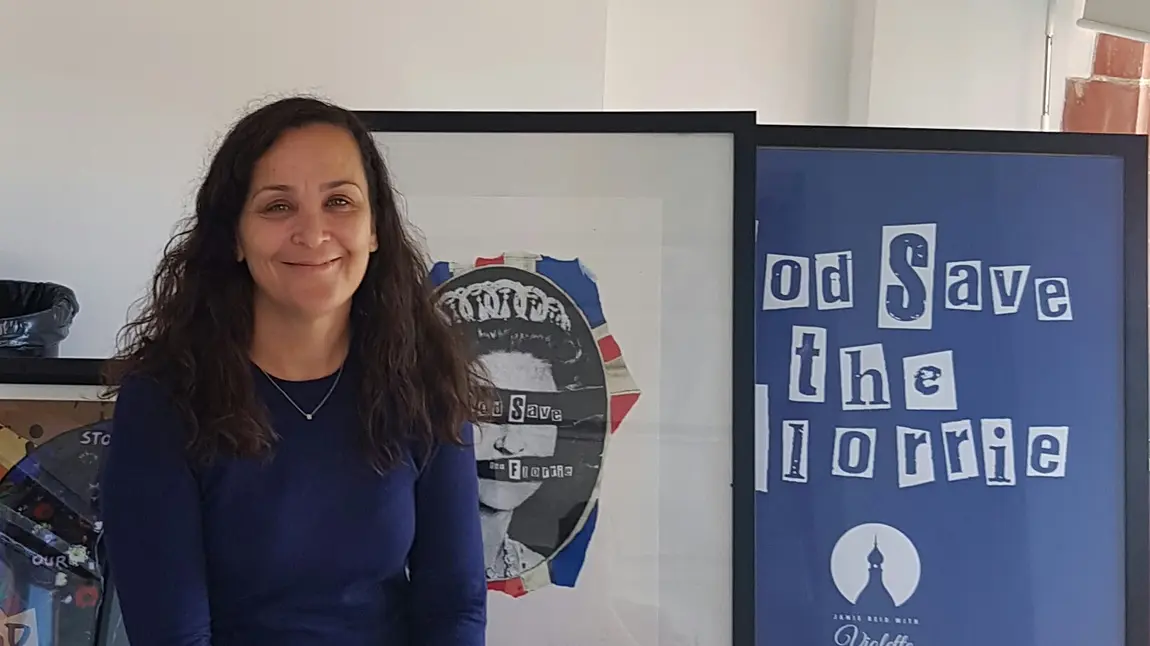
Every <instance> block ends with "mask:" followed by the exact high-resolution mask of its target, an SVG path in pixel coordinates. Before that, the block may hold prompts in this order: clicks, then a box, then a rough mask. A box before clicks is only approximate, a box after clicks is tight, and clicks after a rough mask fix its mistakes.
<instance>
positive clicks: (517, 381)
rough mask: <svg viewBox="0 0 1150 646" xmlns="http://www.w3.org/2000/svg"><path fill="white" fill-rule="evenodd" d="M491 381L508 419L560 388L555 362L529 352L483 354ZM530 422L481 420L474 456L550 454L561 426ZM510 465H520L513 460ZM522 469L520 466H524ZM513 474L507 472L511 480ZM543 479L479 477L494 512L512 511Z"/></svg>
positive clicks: (484, 500) (485, 459) (487, 458)
mask: <svg viewBox="0 0 1150 646" xmlns="http://www.w3.org/2000/svg"><path fill="white" fill-rule="evenodd" d="M479 361H480V363H481V364H483V367H484V369H485V370H486V371H487V375H488V376H489V377H490V379H491V382H492V383H493V384H495V385H496V388H497V389H498V395H499V398H500V401H504V400H506V401H507V404H506V405H505V406H506V408H507V410H508V415H507V416H508V417H514V416H515V415H517V414H525V411H524V413H517V411H516V409H517V408H519V407H522V408H524V409H525V408H526V405H527V401H529V399H530V397H531V395H532V394H535V393H555V392H556V391H557V389H558V386H557V384H556V383H555V375H554V374H553V373H552V371H551V366H550V365H549V364H548V363H547V362H546V361H544V360H542V359H539V358H536V357H533V356H531V355H530V354H528V353H525V352H491V353H489V354H484V355H481V356H480V358H479ZM531 422H532V423H520V424H513V423H498V422H495V423H491V422H479V423H478V424H476V429H475V430H476V433H475V459H476V460H478V461H480V462H488V461H492V460H508V459H513V458H527V457H530V458H551V457H553V456H554V455H555V443H556V441H557V440H558V438H559V427H558V426H557V425H556V424H554V423H550V424H548V423H541V422H544V420H531ZM511 464H521V463H515V462H512V463H511ZM520 468H522V467H520ZM513 475H514V474H510V473H509V478H510V477H511V476H513ZM542 486H543V481H542V480H540V481H536V482H531V481H518V482H517V481H515V480H510V479H509V480H490V479H481V480H480V481H479V502H480V503H481V504H483V506H485V507H488V508H490V509H494V510H500V511H512V510H513V509H515V508H516V507H518V506H519V505H521V504H523V503H524V502H525V501H526V500H527V499H528V498H530V497H531V496H532V495H534V494H535V492H536V491H538V490H539V488H540V487H542Z"/></svg>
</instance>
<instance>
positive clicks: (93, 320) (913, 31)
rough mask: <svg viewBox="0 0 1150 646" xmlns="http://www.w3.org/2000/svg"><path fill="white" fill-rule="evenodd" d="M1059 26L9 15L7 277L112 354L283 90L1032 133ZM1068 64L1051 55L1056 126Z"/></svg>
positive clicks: (353, 103)
mask: <svg viewBox="0 0 1150 646" xmlns="http://www.w3.org/2000/svg"><path fill="white" fill-rule="evenodd" d="M1077 1H1078V2H1081V0H1077ZM1062 2H1063V5H1062V6H1061V7H1060V16H1061V17H1060V18H1059V24H1060V25H1065V27H1066V30H1065V31H1067V32H1068V33H1070V34H1075V33H1076V32H1074V30H1075V29H1077V28H1074V27H1073V21H1074V20H1075V19H1076V18H1077V16H1076V15H1073V14H1074V11H1075V10H1077V11H1078V15H1081V10H1080V8H1078V9H1075V8H1074V7H1072V6H1071V5H1070V4H1068V3H1071V2H1073V0H1062ZM1045 15H1046V6H1045V0H1011V1H1009V2H1003V1H1001V0H715V1H714V2H712V3H710V4H704V3H702V2H700V1H699V0H546V1H545V2H539V1H538V0H487V1H486V2H472V1H470V0H419V1H418V2H417V1H415V0H409V1H408V2H400V1H399V0H330V1H329V2H328V3H326V4H323V5H322V8H321V5H319V4H316V3H314V2H309V1H306V0H245V1H244V2H231V1H225V0H202V1H201V2H196V3H191V4H188V3H184V4H172V3H159V2H154V1H151V0H104V1H103V2H81V1H80V0H60V1H58V2H5V3H3V5H2V8H0V276H3V277H7V278H24V279H39V280H55V281H60V282H64V283H66V284H68V285H71V286H72V287H74V288H75V289H76V290H77V292H78V293H79V295H80V298H81V301H82V305H83V311H82V312H81V314H80V317H79V319H78V320H77V322H76V325H75V327H74V330H73V333H72V337H71V338H70V339H69V341H68V342H67V343H66V344H65V346H64V348H63V352H64V353H65V354H66V355H72V356H103V355H106V354H107V353H108V352H110V351H111V348H112V341H113V340H112V334H113V332H114V330H115V329H116V328H117V327H118V326H119V325H120V323H121V322H122V320H123V316H124V310H125V307H126V306H127V304H128V303H129V302H130V301H131V300H132V299H133V298H134V297H136V296H137V295H138V294H139V293H140V292H139V290H140V288H141V287H142V286H143V284H144V282H145V281H146V279H147V276H148V274H149V272H150V270H151V267H152V265H153V264H154V261H155V259H156V257H157V254H158V253H159V251H160V248H161V246H162V244H163V242H164V240H165V239H166V236H167V234H168V232H169V230H170V228H171V226H172V224H173V222H174V221H175V219H176V218H177V217H178V216H180V215H182V214H184V213H186V211H187V206H188V203H189V201H190V197H191V195H192V192H193V190H194V187H195V183H196V180H197V179H198V177H199V175H200V172H201V170H202V167H203V162H204V160H205V158H206V157H207V155H208V154H209V151H210V149H211V146H212V144H213V143H214V142H215V140H216V138H217V137H218V135H219V133H221V131H222V130H223V129H224V128H225V127H226V126H227V124H228V123H229V122H230V121H231V120H233V119H234V118H235V117H237V116H238V114H239V113H240V111H241V110H242V109H243V108H244V106H246V105H248V104H249V102H250V101H251V100H253V99H259V98H261V97H264V96H266V95H268V94H269V93H284V92H294V91H312V92H318V93H321V94H323V95H326V96H328V97H330V98H332V99H334V100H336V101H338V102H341V103H344V104H346V105H348V106H350V107H353V108H362V109H368V108H374V109H518V110H536V109H539V110H549V109H565V110H599V109H608V110H617V109H756V110H758V111H759V118H760V121H762V122H771V123H817V124H846V123H854V124H878V125H902V126H947V127H988V128H1037V127H1038V124H1039V118H1040V114H1041V86H1042V60H1043V28H1044V25H1045ZM1086 33H1087V32H1081V30H1079V33H1077V35H1076V36H1074V37H1068V38H1069V39H1070V40H1074V38H1077V42H1079V45H1081V43H1082V42H1086V41H1083V36H1084V35H1085V34H1086ZM1072 49H1073V48H1072V47H1070V46H1069V45H1063V44H1059V45H1058V46H1056V48H1055V54H1056V59H1057V61H1056V76H1057V78H1056V79H1055V83H1054V90H1055V92H1054V95H1055V99H1056V100H1055V102H1054V106H1055V108H1056V109H1060V108H1061V96H1062V86H1063V83H1062V80H1061V79H1062V78H1063V77H1065V75H1066V73H1069V72H1068V70H1070V68H1071V67H1072V66H1073V65H1074V64H1075V62H1074V61H1076V60H1078V59H1079V58H1081V53H1080V54H1078V55H1075V54H1074V53H1073V52H1072V51H1071V50H1072ZM1079 49H1082V48H1081V47H1079ZM1085 49H1086V51H1087V52H1088V50H1089V46H1088V45H1087V46H1086V48H1085ZM1054 123H1055V124H1057V123H1058V120H1057V118H1055V120H1054Z"/></svg>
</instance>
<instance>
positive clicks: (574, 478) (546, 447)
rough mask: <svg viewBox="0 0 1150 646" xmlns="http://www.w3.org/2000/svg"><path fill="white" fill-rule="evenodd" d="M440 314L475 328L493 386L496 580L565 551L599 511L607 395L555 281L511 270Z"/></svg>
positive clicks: (478, 272)
mask: <svg viewBox="0 0 1150 646" xmlns="http://www.w3.org/2000/svg"><path fill="white" fill-rule="evenodd" d="M439 300H440V304H441V305H442V306H443V307H444V309H445V311H446V312H447V313H448V314H449V315H450V316H452V317H453V320H454V321H455V322H456V324H461V325H464V326H466V330H467V332H468V336H469V337H470V339H471V341H472V342H473V344H474V350H475V352H476V357H477V359H478V362H479V363H480V364H481V366H482V367H483V369H484V371H485V372H486V375H487V377H488V378H489V379H490V381H491V385H492V386H494V393H493V395H494V396H493V399H492V401H491V402H490V406H489V407H488V409H487V410H486V411H484V412H485V414H484V415H483V419H482V420H480V421H479V422H478V423H477V424H476V426H475V454H476V460H477V461H478V471H479V478H480V480H479V501H480V519H481V523H482V527H483V535H484V551H485V557H486V561H487V576H488V579H489V580H504V579H510V578H515V577H519V576H522V575H523V574H524V573H525V572H528V571H530V570H532V569H533V568H536V567H538V566H540V565H542V564H544V563H545V562H546V561H547V559H549V558H550V557H551V556H553V555H554V554H555V553H556V552H557V551H559V550H560V549H561V548H562V547H563V546H564V545H565V544H566V543H567V541H568V540H569V539H570V538H571V537H572V536H573V535H574V534H575V533H576V532H577V531H578V530H579V529H580V528H581V527H582V522H583V520H585V516H586V514H587V513H588V512H589V511H590V509H591V507H592V506H593V504H594V502H595V490H596V484H597V483H598V477H599V471H600V465H601V463H602V458H603V450H604V447H605V443H606V439H607V408H608V393H607V388H606V376H605V373H604V368H603V361H602V357H601V355H600V354H599V351H598V345H597V344H596V342H595V338H594V332H593V331H592V330H591V328H590V326H589V325H588V324H587V322H586V319H585V318H584V316H583V314H582V312H581V311H580V310H579V309H578V307H577V305H576V304H575V302H574V300H573V299H572V298H571V297H570V296H569V295H568V294H566V293H565V292H564V291H563V290H562V289H560V288H559V287H558V286H557V285H555V284H554V283H552V282H551V281H550V280H548V279H547V278H546V277H544V276H541V275H539V274H536V273H534V272H530V271H526V270H523V269H518V268H515V267H509V266H504V265H497V266H486V267H480V268H477V269H473V270H471V271H468V272H466V273H464V274H460V275H458V276H455V277H453V278H452V279H450V280H448V281H446V282H445V283H444V284H443V285H442V286H441V287H440V290H439Z"/></svg>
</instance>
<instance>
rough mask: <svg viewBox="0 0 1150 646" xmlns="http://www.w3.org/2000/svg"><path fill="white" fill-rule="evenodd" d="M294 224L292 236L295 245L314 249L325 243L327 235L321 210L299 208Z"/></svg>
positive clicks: (325, 223)
mask: <svg viewBox="0 0 1150 646" xmlns="http://www.w3.org/2000/svg"><path fill="white" fill-rule="evenodd" d="M296 223H297V225H296V231H295V235H294V236H293V238H294V241H295V243H296V244H298V245H303V246H305V247H308V248H315V247H318V246H320V245H322V244H323V243H324V242H327V239H328V237H329V234H328V230H327V221H326V219H325V218H324V214H323V210H322V209H317V208H314V207H304V208H301V209H300V211H299V213H298V214H296Z"/></svg>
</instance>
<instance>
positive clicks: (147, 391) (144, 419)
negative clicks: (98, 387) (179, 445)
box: [112, 375, 184, 441]
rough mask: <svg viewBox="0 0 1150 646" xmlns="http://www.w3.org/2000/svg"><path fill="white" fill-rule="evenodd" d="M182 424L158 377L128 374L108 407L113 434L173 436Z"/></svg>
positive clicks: (168, 390)
mask: <svg viewBox="0 0 1150 646" xmlns="http://www.w3.org/2000/svg"><path fill="white" fill-rule="evenodd" d="M183 427H184V423H183V418H182V416H181V415H180V414H179V412H178V409H177V408H176V406H175V402H174V399H173V397H172V392H171V390H170V389H169V388H168V387H167V386H165V385H164V384H163V383H162V382H161V381H160V380H158V379H156V378H154V377H150V376H146V375H130V376H126V377H125V378H124V379H123V380H122V381H121V382H120V386H119V388H118V389H117V390H116V401H115V405H114V406H113V408H112V430H113V434H114V435H113V437H116V436H120V437H123V436H133V435H138V434H148V435H156V436H165V435H166V436H169V437H174V436H175V435H177V433H175V432H176V431H178V430H179V429H182V428H183ZM114 441H115V440H114Z"/></svg>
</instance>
